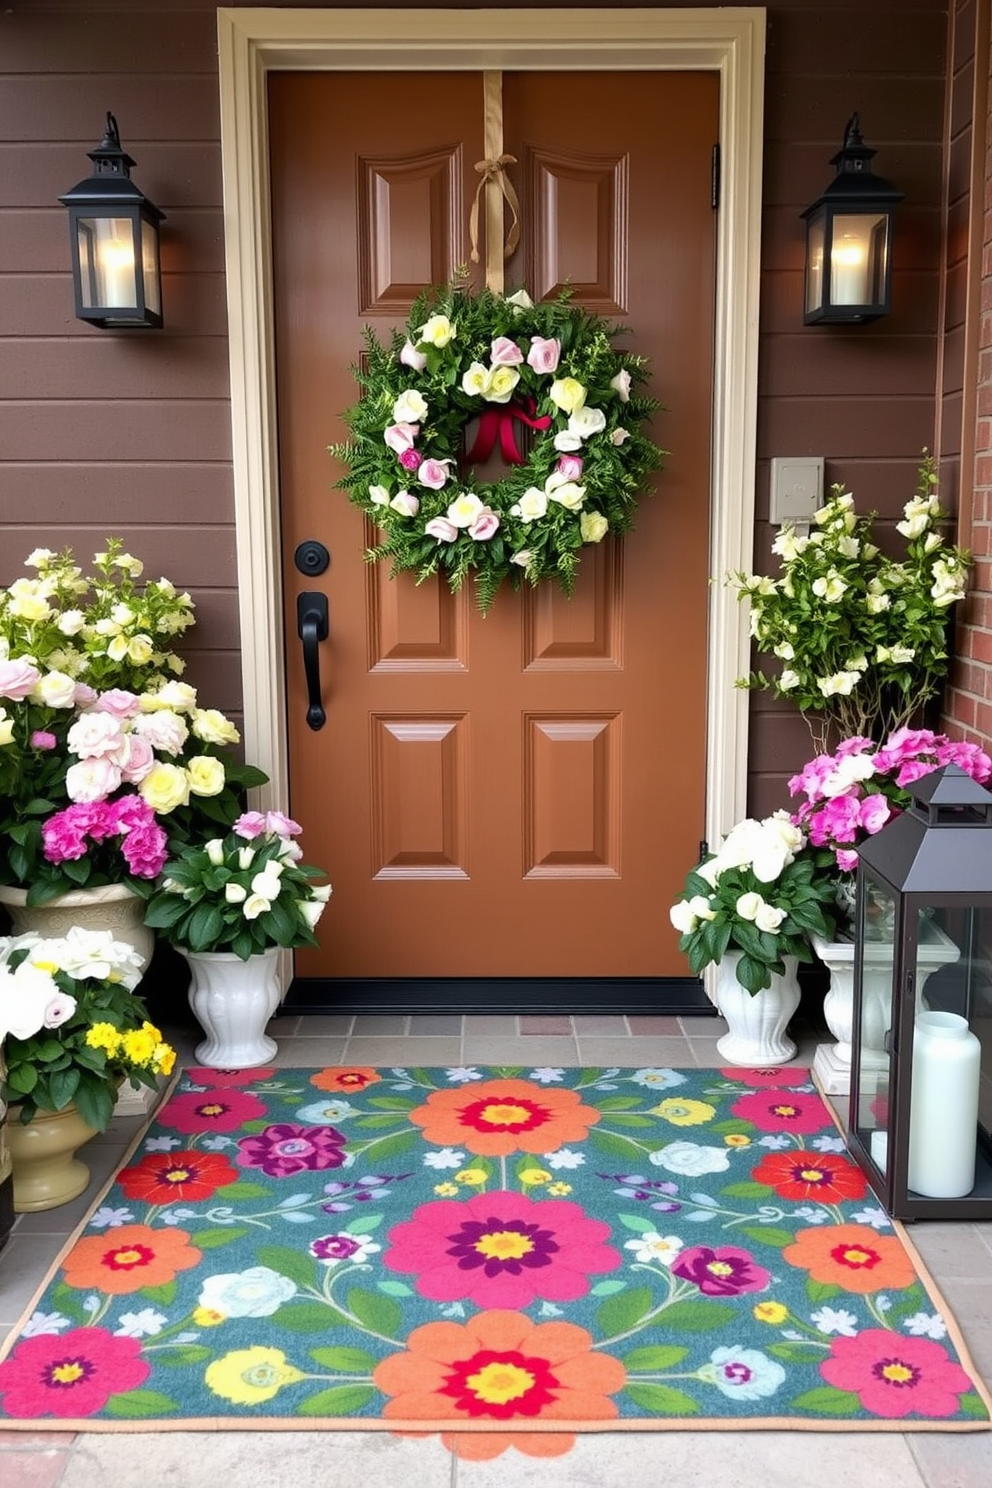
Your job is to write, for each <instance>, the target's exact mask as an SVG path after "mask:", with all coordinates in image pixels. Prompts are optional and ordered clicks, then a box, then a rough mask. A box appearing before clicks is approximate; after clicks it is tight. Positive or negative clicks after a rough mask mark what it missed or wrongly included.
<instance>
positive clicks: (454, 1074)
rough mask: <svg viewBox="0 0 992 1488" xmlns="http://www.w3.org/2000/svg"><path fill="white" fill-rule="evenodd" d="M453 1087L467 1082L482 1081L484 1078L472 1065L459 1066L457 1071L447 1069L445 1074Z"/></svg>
mask: <svg viewBox="0 0 992 1488" xmlns="http://www.w3.org/2000/svg"><path fill="white" fill-rule="evenodd" d="M444 1073H445V1074H446V1075H447V1077H448V1079H449V1080H450V1081H451V1083H452V1084H453V1085H461V1084H463V1083H464V1082H465V1081H466V1080H481V1079H482V1076H481V1075H480V1074H479V1071H478V1070H477V1069H473V1068H472V1067H471V1065H458V1066H457V1067H456V1068H455V1069H446V1070H445V1072H444Z"/></svg>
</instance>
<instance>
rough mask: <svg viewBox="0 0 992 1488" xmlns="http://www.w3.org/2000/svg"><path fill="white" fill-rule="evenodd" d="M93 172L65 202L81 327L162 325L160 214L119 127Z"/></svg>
mask: <svg viewBox="0 0 992 1488" xmlns="http://www.w3.org/2000/svg"><path fill="white" fill-rule="evenodd" d="M89 158H90V159H91V160H92V162H93V164H94V167H95V169H94V172H93V174H92V175H91V176H89V177H88V178H87V179H86V180H85V181H80V182H79V184H78V186H73V188H72V190H71V191H67V192H66V193H65V195H64V196H60V197H59V201H60V202H63V203H64V205H65V206H67V207H68V208H69V237H70V246H71V250H72V279H73V287H74V290H75V296H76V314H77V316H78V317H79V319H80V320H88V321H91V322H92V323H93V324H94V325H98V326H106V327H110V328H114V329H116V328H118V327H153V328H156V329H157V328H158V327H160V326H161V324H162V278H161V269H160V266H159V244H158V225H159V223H160V222H161V221H162V220H163V218H164V216H165V213H164V212H160V211H159V209H158V207H156V206H155V204H154V202H150V201H149V200H148V198H147V196H145V195H144V193H143V192H141V191H139V190H138V187H137V186H136V185H135V184H134V182H133V181H132V180H131V167H132V166H133V165H134V161H133V160H132V159H131V157H130V155H128V154H127V153H126V152H125V151H124V150H122V149H121V141H120V135H119V134H118V133H117V120H116V119H115V118H114V116H113V114H108V115H107V132H106V134H105V135H104V137H103V139H102V141H101V142H100V144H99V145H97V147H96V149H95V150H90V151H89Z"/></svg>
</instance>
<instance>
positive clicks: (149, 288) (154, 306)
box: [141, 220, 162, 315]
mask: <svg viewBox="0 0 992 1488" xmlns="http://www.w3.org/2000/svg"><path fill="white" fill-rule="evenodd" d="M141 275H142V280H143V282H144V286H145V305H146V306H147V308H148V309H149V310H153V311H154V312H155V314H156V315H161V313H162V295H161V290H160V286H159V276H158V233H157V232H156V231H155V229H154V227H153V226H152V224H151V223H150V222H145V221H144V220H142V223H141Z"/></svg>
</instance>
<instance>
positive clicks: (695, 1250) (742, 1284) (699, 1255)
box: [672, 1245, 771, 1297]
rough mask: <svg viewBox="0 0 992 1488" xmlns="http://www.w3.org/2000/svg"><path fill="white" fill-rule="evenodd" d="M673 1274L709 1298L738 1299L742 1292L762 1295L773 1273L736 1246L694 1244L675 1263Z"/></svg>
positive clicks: (673, 1264)
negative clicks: (694, 1286)
mask: <svg viewBox="0 0 992 1488" xmlns="http://www.w3.org/2000/svg"><path fill="white" fill-rule="evenodd" d="M672 1271H673V1273H674V1274H675V1275H676V1276H681V1277H682V1278H683V1279H684V1280H685V1281H692V1282H694V1283H695V1284H696V1286H698V1288H699V1290H700V1291H701V1292H703V1293H704V1294H705V1295H706V1296H708V1297H736V1296H737V1295H738V1294H739V1293H741V1292H761V1291H764V1289H765V1287H766V1286H767V1285H768V1283H769V1282H770V1281H771V1272H769V1271H766V1270H765V1268H764V1266H757V1265H755V1263H754V1258H753V1257H752V1256H751V1254H750V1253H749V1252H748V1251H746V1250H738V1249H737V1247H736V1246H734V1245H721V1246H719V1247H718V1249H716V1250H714V1249H712V1247H711V1246H709V1245H693V1246H691V1247H690V1249H688V1250H683V1251H682V1252H681V1254H680V1255H679V1257H678V1260H676V1261H673V1262H672Z"/></svg>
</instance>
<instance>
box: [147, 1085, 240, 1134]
mask: <svg viewBox="0 0 992 1488" xmlns="http://www.w3.org/2000/svg"><path fill="white" fill-rule="evenodd" d="M265 1112H266V1106H265V1102H264V1101H260V1100H259V1098H258V1096H257V1095H249V1094H248V1093H247V1091H244V1090H231V1089H230V1088H223V1087H221V1086H215V1087H214V1088H213V1089H211V1090H188V1091H185V1092H184V1093H183V1094H182V1095H174V1096H173V1097H172V1099H171V1100H170V1101H167V1102H166V1104H165V1105H164V1106H163V1107H162V1109H161V1111H160V1112H159V1113H158V1120H159V1121H160V1123H161V1124H162V1126H167V1127H170V1128H171V1129H172V1130H173V1131H178V1132H182V1133H183V1134H184V1135H185V1136H191V1135H193V1134H194V1133H196V1132H208V1131H217V1132H232V1131H237V1129H238V1127H239V1126H243V1125H244V1123H245V1122H246V1121H257V1120H258V1118H259V1117H260V1116H264V1115H265Z"/></svg>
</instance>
